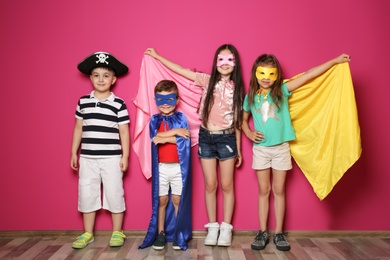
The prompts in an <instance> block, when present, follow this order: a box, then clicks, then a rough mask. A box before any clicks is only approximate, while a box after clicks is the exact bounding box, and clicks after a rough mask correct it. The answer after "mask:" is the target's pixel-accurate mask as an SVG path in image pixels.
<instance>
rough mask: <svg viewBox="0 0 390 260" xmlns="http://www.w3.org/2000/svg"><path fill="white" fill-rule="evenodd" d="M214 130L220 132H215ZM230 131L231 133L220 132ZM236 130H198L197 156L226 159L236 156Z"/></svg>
mask: <svg viewBox="0 0 390 260" xmlns="http://www.w3.org/2000/svg"><path fill="white" fill-rule="evenodd" d="M215 132H220V133H217V134H215ZM222 132H232V133H222ZM237 155H238V152H237V144H236V132H235V131H234V129H233V130H232V131H230V130H228V129H227V130H224V131H208V130H207V129H205V128H203V127H201V128H200V130H199V148H198V156H199V157H200V158H203V159H214V158H216V159H218V160H226V159H230V158H235V157H237Z"/></svg>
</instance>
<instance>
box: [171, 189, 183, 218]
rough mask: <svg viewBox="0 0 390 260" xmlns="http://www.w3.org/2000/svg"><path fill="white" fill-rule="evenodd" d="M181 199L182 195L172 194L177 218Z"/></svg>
mask: <svg viewBox="0 0 390 260" xmlns="http://www.w3.org/2000/svg"><path fill="white" fill-rule="evenodd" d="M180 197H181V196H180V195H175V194H172V202H173V207H174V208H175V216H177V212H178V211H179V204H180Z"/></svg>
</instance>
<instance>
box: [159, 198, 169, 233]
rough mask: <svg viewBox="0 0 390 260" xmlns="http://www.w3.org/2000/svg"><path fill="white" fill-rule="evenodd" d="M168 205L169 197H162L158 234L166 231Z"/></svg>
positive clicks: (160, 199) (160, 200)
mask: <svg viewBox="0 0 390 260" xmlns="http://www.w3.org/2000/svg"><path fill="white" fill-rule="evenodd" d="M167 204H168V196H166V195H165V196H160V197H159V204H158V233H160V232H161V231H164V224H165V212H166V208H167Z"/></svg>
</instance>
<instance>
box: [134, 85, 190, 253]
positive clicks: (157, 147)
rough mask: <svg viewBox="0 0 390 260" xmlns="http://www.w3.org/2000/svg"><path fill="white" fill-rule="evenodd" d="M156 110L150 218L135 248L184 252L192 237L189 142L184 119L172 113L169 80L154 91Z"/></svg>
mask: <svg viewBox="0 0 390 260" xmlns="http://www.w3.org/2000/svg"><path fill="white" fill-rule="evenodd" d="M154 93H155V98H156V104H157V106H158V109H159V110H160V113H159V114H155V115H153V116H152V118H151V119H150V124H149V128H150V138H151V141H152V144H151V145H152V217H151V220H150V223H149V228H148V231H147V234H146V237H145V239H144V241H143V243H142V245H140V246H139V248H145V247H149V246H153V248H154V249H155V250H162V249H164V248H165V244H166V242H173V243H172V246H173V249H176V250H179V249H181V250H186V249H187V248H188V241H189V239H191V236H192V224H191V222H192V221H191V170H190V165H191V154H190V153H191V150H190V149H191V141H190V138H189V136H190V132H189V127H188V122H187V118H186V116H185V115H184V114H183V113H181V112H178V111H176V110H175V109H176V106H177V104H178V102H179V97H178V88H177V85H176V83H175V82H173V81H171V80H162V81H160V82H159V83H158V84H157V85H156V87H155V90H154Z"/></svg>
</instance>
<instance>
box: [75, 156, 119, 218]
mask: <svg viewBox="0 0 390 260" xmlns="http://www.w3.org/2000/svg"><path fill="white" fill-rule="evenodd" d="M120 160H121V158H118V157H115V158H99V159H91V158H85V157H80V170H79V202H78V209H79V211H80V212H83V213H89V212H93V211H96V210H98V209H101V208H102V202H101V190H102V184H103V208H104V209H106V210H109V211H110V212H112V213H121V212H124V211H125V209H126V207H125V198H124V189H123V179H122V178H123V172H122V171H121V169H120V166H119V163H120Z"/></svg>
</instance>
